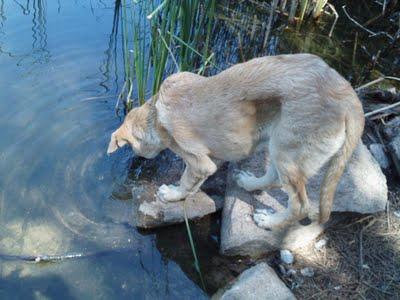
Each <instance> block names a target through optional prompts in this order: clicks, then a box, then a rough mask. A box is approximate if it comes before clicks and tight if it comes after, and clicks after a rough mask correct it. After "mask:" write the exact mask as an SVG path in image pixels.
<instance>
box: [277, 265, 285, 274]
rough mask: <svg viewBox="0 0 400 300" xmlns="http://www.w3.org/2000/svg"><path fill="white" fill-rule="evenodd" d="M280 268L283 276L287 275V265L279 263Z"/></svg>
mask: <svg viewBox="0 0 400 300" xmlns="http://www.w3.org/2000/svg"><path fill="white" fill-rule="evenodd" d="M278 268H279V272H281V274H282V275H283V276H285V275H286V269H285V267H284V266H283V265H281V264H279V265H278Z"/></svg>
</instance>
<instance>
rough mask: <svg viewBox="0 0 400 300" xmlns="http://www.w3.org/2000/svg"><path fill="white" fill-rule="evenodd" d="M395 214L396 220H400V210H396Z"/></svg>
mask: <svg viewBox="0 0 400 300" xmlns="http://www.w3.org/2000/svg"><path fill="white" fill-rule="evenodd" d="M393 214H394V216H395V217H396V218H399V219H400V210H396V211H395V212H393Z"/></svg>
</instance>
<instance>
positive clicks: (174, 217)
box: [132, 183, 223, 228]
mask: <svg viewBox="0 0 400 300" xmlns="http://www.w3.org/2000/svg"><path fill="white" fill-rule="evenodd" d="M157 188H158V187H157V186H154V185H152V184H145V183H142V184H141V185H140V186H136V185H135V186H134V187H133V188H132V195H133V201H134V205H133V207H134V211H135V212H136V220H135V221H136V222H135V225H136V226H137V227H140V228H155V227H161V226H167V225H171V224H176V223H181V222H183V221H184V220H185V218H184V214H185V211H184V206H186V213H187V217H188V219H196V218H201V217H204V216H205V215H208V214H212V213H215V212H216V211H218V210H220V209H221V208H222V206H223V197H217V196H214V197H213V198H211V197H209V196H208V195H207V194H206V193H204V192H198V193H196V194H195V195H193V196H189V197H188V198H186V200H185V201H178V202H169V203H164V202H161V201H160V200H158V199H157V198H156V197H155V193H156V192H157Z"/></svg>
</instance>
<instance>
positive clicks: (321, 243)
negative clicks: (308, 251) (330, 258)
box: [314, 239, 326, 250]
mask: <svg viewBox="0 0 400 300" xmlns="http://www.w3.org/2000/svg"><path fill="white" fill-rule="evenodd" d="M325 246H326V240H325V239H321V240H319V241H318V242H316V243H315V244H314V248H315V249H316V250H321V249H322V248H324V247H325Z"/></svg>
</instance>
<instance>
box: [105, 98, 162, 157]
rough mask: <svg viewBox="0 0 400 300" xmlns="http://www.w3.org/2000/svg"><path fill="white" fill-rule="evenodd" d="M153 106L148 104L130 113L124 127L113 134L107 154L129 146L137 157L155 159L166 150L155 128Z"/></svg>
mask: <svg viewBox="0 0 400 300" xmlns="http://www.w3.org/2000/svg"><path fill="white" fill-rule="evenodd" d="M152 105H153V104H151V103H150V102H146V103H145V104H143V105H142V106H140V107H138V108H134V109H132V110H131V111H130V112H129V113H128V115H127V116H126V117H125V120H124V122H123V123H122V125H121V126H120V127H119V128H118V129H117V130H115V131H114V132H113V133H112V134H111V140H110V143H109V145H108V149H107V154H111V153H113V152H114V151H116V150H118V148H121V147H123V146H125V145H126V144H129V145H130V146H131V147H132V150H133V151H134V152H135V153H136V154H137V155H139V156H142V157H145V158H154V157H155V156H157V154H158V153H160V151H162V150H163V149H164V148H165V147H164V145H163V143H162V141H161V139H160V137H159V134H158V132H157V129H156V128H155V127H156V126H155V122H156V120H155V117H156V114H155V112H154V109H155V108H154V107H152Z"/></svg>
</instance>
